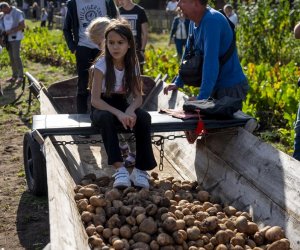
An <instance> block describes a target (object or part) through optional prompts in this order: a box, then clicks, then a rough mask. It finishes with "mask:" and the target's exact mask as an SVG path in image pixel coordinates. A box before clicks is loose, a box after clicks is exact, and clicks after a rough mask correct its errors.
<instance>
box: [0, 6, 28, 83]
mask: <svg viewBox="0 0 300 250" xmlns="http://www.w3.org/2000/svg"><path fill="white" fill-rule="evenodd" d="M0 12H3V15H2V17H1V19H0V23H1V25H0V26H2V27H3V28H4V31H5V33H6V35H7V44H6V48H7V49H8V54H9V59H10V64H11V68H12V77H11V78H10V79H8V80H7V81H8V82H12V83H17V84H20V83H22V82H23V74H24V72H23V63H22V60H21V56H20V49H21V40H22V39H23V37H24V34H23V30H24V29H25V19H24V13H23V12H22V11H21V10H19V9H18V8H16V7H14V6H10V5H9V4H8V3H6V2H1V3H0Z"/></svg>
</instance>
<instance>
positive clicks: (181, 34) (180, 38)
mask: <svg viewBox="0 0 300 250" xmlns="http://www.w3.org/2000/svg"><path fill="white" fill-rule="evenodd" d="M176 11H177V13H178V15H177V16H176V17H174V20H173V23H172V28H171V35H170V41H169V45H170V44H171V41H172V40H173V39H174V42H175V46H176V51H177V56H178V58H179V59H181V57H182V53H183V48H184V47H185V44H186V40H187V36H188V33H189V25H190V20H189V19H186V18H185V17H184V15H183V14H182V11H181V10H180V9H179V8H177V9H176Z"/></svg>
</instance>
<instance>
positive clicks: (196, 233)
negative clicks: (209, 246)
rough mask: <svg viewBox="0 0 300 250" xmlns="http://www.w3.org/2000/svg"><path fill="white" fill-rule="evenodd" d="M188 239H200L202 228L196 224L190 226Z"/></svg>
mask: <svg viewBox="0 0 300 250" xmlns="http://www.w3.org/2000/svg"><path fill="white" fill-rule="evenodd" d="M186 232H187V237H188V240H198V239H199V237H200V233H201V232H200V229H199V228H198V227H196V226H192V227H189V228H188V229H187V230H186Z"/></svg>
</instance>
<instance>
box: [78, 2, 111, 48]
mask: <svg viewBox="0 0 300 250" xmlns="http://www.w3.org/2000/svg"><path fill="white" fill-rule="evenodd" d="M76 5H77V15H78V21H79V42H78V45H79V46H85V47H88V48H91V49H96V48H98V45H96V44H94V43H92V42H91V41H90V40H89V39H88V37H87V36H86V34H85V30H86V28H87V26H88V25H89V24H90V23H91V21H92V20H94V19H95V18H97V17H104V16H106V15H107V10H106V5H105V1H104V0H100V1H99V0H76Z"/></svg>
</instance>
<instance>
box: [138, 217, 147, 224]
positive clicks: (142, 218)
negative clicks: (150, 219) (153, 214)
mask: <svg viewBox="0 0 300 250" xmlns="http://www.w3.org/2000/svg"><path fill="white" fill-rule="evenodd" d="M146 218H147V216H146V215H145V214H139V215H138V216H137V217H136V223H137V224H138V225H140V224H141V223H142V221H143V220H145V219H146Z"/></svg>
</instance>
